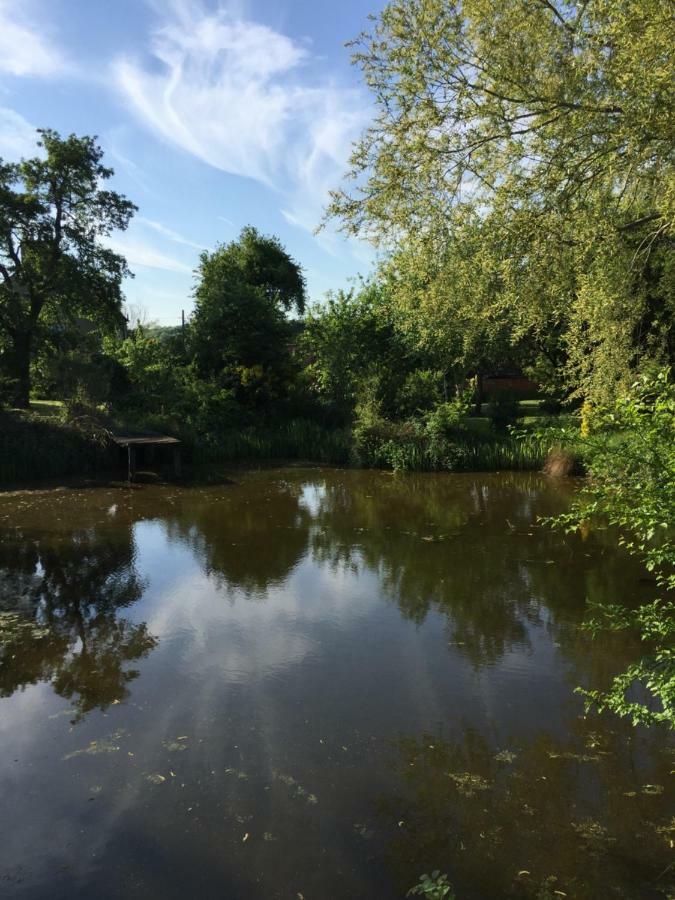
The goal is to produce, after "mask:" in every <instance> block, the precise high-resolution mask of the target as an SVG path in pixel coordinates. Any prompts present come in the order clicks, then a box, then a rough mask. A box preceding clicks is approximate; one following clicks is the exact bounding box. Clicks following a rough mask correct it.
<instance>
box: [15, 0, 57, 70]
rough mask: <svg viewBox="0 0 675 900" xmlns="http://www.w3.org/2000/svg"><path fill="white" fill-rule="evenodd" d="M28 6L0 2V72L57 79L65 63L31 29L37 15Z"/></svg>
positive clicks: (42, 37) (37, 18)
mask: <svg viewBox="0 0 675 900" xmlns="http://www.w3.org/2000/svg"><path fill="white" fill-rule="evenodd" d="M28 7H29V4H26V3H17V2H16V0H0V72H5V73H9V74H10V75H21V76H27V75H36V76H47V75H57V74H60V73H62V72H65V71H66V70H67V69H68V63H67V61H66V59H65V57H64V56H63V54H62V53H61V51H60V50H58V48H57V47H55V46H54V45H53V44H52V43H51V41H50V39H49V38H48V36H47V35H45V34H43V33H41V32H40V31H39V30H38V28H37V27H36V25H35V22H36V21H39V20H40V18H41V17H40V16H39V15H38V14H35V15H33V14H31V13H30V10H29V8H28Z"/></svg>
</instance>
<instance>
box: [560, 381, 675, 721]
mask: <svg viewBox="0 0 675 900" xmlns="http://www.w3.org/2000/svg"><path fill="white" fill-rule="evenodd" d="M589 422H590V423H591V424H590V426H589V434H588V436H587V437H580V436H574V435H572V434H571V433H570V430H569V429H568V430H567V431H566V434H565V438H566V440H567V441H568V442H571V441H574V444H573V446H575V447H576V448H577V450H578V452H579V453H581V454H582V456H583V458H584V460H585V463H586V466H587V468H588V472H589V478H588V481H587V483H586V485H585V487H584V489H583V490H582V492H581V494H580V496H579V498H578V500H577V501H576V502H575V503H574V504H573V506H572V509H571V510H570V512H568V513H567V514H565V515H563V516H559V517H558V518H557V519H555V520H553V524H555V525H557V526H559V527H564V528H567V529H568V530H574V529H576V528H579V527H581V526H582V525H583V524H584V523H590V522H599V523H602V524H609V525H612V526H614V527H616V528H618V529H619V533H620V539H619V542H620V544H622V545H623V546H624V547H626V549H627V550H628V551H629V552H630V553H632V554H634V555H635V556H637V557H639V558H640V559H641V560H642V561H643V562H644V564H645V566H646V568H647V569H648V571H650V572H652V573H653V574H654V576H655V578H656V581H657V584H658V586H659V588H660V589H661V590H663V591H664V592H665V594H666V595H670V594H671V593H672V592H673V590H675V536H674V535H675V532H674V531H673V522H674V516H675V384H673V382H672V380H671V377H670V373H669V371H667V370H666V371H661V372H659V373H657V374H656V375H654V376H647V375H645V376H642V377H641V378H639V379H638V380H637V381H636V382H634V384H633V385H632V386H631V388H630V390H629V391H627V392H626V393H625V394H623V395H621V396H620V397H619V398H618V399H617V400H616V401H615V402H614V403H613V404H612V405H611V406H608V407H601V408H597V409H595V410H594V411H593V415H592V417H590V420H589ZM674 611H675V606H674V605H673V602H672V601H671V600H669V599H660V600H657V601H656V602H654V603H650V604H647V605H643V606H639V607H638V608H637V609H634V608H631V607H629V606H628V605H626V604H625V603H623V602H622V600H621V598H617V601H616V603H615V604H613V605H609V606H603V607H599V608H594V610H593V617H592V618H591V619H590V621H589V622H588V628H589V629H590V630H591V631H592V632H593V633H598V632H599V631H600V630H602V629H605V628H608V629H611V630H614V631H622V630H628V629H630V630H634V631H636V632H637V633H638V634H640V636H641V638H642V640H643V641H644V644H645V655H644V657H643V659H642V660H640V661H639V662H638V663H636V664H635V665H634V666H631V667H630V668H629V669H628V670H627V671H626V672H623V673H621V674H620V675H618V676H617V677H616V678H615V679H614V682H613V684H612V686H611V688H610V689H609V690H608V691H598V690H590V691H584V692H583V693H584V694H585V696H586V698H587V700H588V702H589V705H594V706H596V707H597V708H598V709H600V710H603V709H607V710H611V711H612V712H615V713H617V714H618V715H621V716H626V717H628V718H630V719H631V720H632V721H633V722H634V723H635V724H638V723H643V724H655V723H667V724H668V725H670V727H675V650H674V649H673V641H674V639H675V617H674V616H673V613H674Z"/></svg>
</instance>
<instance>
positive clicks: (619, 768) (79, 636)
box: [0, 469, 675, 900]
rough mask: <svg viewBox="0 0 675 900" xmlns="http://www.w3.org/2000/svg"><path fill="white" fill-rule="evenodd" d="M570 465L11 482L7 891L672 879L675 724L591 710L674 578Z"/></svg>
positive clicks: (266, 892) (529, 892) (315, 888)
mask: <svg viewBox="0 0 675 900" xmlns="http://www.w3.org/2000/svg"><path fill="white" fill-rule="evenodd" d="M573 490H574V486H573V485H571V484H570V483H564V482H555V481H550V480H546V479H544V478H543V477H541V476H537V475H531V474H490V475H483V474H480V475H474V474H462V475H423V476H410V477H394V476H392V475H391V474H384V473H373V472H361V471H336V470H324V469H276V470H271V471H260V472H250V473H235V474H233V475H232V481H231V483H227V484H220V485H218V486H209V487H198V486H194V487H175V486H169V487H167V486H143V487H140V488H138V489H135V490H128V489H124V488H117V489H112V488H105V489H103V488H100V489H98V488H97V489H89V490H70V491H45V492H36V493H16V494H11V495H9V494H6V495H4V496H0V612H2V616H0V802H1V804H2V806H1V813H2V814H1V817H0V897H3V898H12V900H18V898H21V900H43V898H45V900H47V898H48V900H60V898H63V900H72V898H100V900H105V898H125V900H131V898H133V900H135V898H144V900H145V898H150V900H155V898H158V900H159V898H162V900H173V898H176V900H178V898H180V900H185V898H192V897H197V898H203V900H211V898H214V900H216V898H217V900H238V898H241V900H259V898H260V900H263V898H264V900H267V898H289V900H298V898H304V900H342V898H345V900H347V898H349V900H357V898H384V900H388V898H402V897H404V896H405V893H406V891H407V890H408V888H410V887H411V886H412V885H413V884H414V883H415V882H416V881H417V879H418V877H419V875H420V874H421V873H422V872H425V871H430V870H432V869H440V870H441V871H443V872H446V873H447V874H448V876H449V878H450V881H451V882H452V884H453V885H454V888H455V891H456V894H457V898H458V900H477V898H481V900H484V898H501V897H509V898H511V897H516V898H519V897H522V898H554V897H560V896H567V897H570V898H605V897H628V898H651V897H654V898H662V897H667V896H671V894H670V893H669V892H671V891H672V890H673V882H674V881H675V866H672V863H673V856H672V852H673V851H672V849H671V848H672V844H673V841H675V819H674V818H673V813H674V812H675V808H674V806H673V792H672V788H671V785H672V781H673V770H675V754H674V753H673V744H672V743H671V742H670V740H669V739H668V737H667V736H666V735H665V734H664V733H663V732H656V733H645V732H635V731H631V730H630V729H629V728H627V727H624V726H623V725H622V724H621V723H619V722H617V721H616V720H612V719H609V718H605V717H597V716H594V715H589V716H588V717H585V716H584V715H583V704H582V702H581V700H580V698H579V697H578V696H576V695H575V694H574V693H573V689H574V687H575V686H576V685H579V684H581V685H591V686H595V687H599V686H603V685H605V684H606V683H607V680H608V678H610V676H611V675H612V673H614V672H615V671H616V670H617V669H618V668H619V667H620V666H621V665H622V664H624V663H625V662H626V661H627V660H629V659H631V658H632V655H633V654H634V653H635V651H636V647H635V646H634V645H633V644H632V643H631V641H630V640H628V639H626V637H625V636H613V637H610V638H604V639H602V640H600V641H596V642H592V641H590V640H589V638H588V637H587V636H586V635H585V634H584V633H583V632H582V631H580V629H579V622H580V620H581V618H582V616H583V613H584V606H585V603H586V600H587V598H590V599H593V600H611V599H612V598H613V597H616V596H621V597H624V598H625V597H632V598H634V599H635V600H636V601H639V600H642V601H645V600H648V599H650V598H651V597H652V596H653V585H651V584H649V583H648V582H646V581H644V580H642V578H641V576H642V572H641V570H640V569H639V567H637V566H636V565H635V564H634V563H633V562H632V561H631V560H629V559H627V557H626V556H625V555H624V554H622V553H621V552H619V551H617V550H616V549H615V548H614V543H613V541H612V539H611V537H610V536H609V535H608V534H607V533H605V532H602V531H600V532H592V533H590V534H586V535H583V536H582V535H580V536H572V537H571V536H566V535H563V534H558V533H552V532H550V531H549V530H547V529H545V528H543V527H541V526H540V525H539V524H538V521H537V520H538V517H540V516H543V515H550V514H553V513H555V512H558V511H560V510H563V509H564V508H565V507H566V505H567V503H568V502H569V497H570V494H571V492H572V491H573Z"/></svg>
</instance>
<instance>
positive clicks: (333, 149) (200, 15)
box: [114, 0, 366, 229]
mask: <svg viewBox="0 0 675 900" xmlns="http://www.w3.org/2000/svg"><path fill="white" fill-rule="evenodd" d="M165 16H166V18H165V19H164V21H163V24H162V25H161V26H160V27H159V28H158V29H157V30H156V31H155V32H154V34H153V37H152V41H151V46H150V49H151V52H152V55H153V56H154V60H153V61H152V63H150V64H148V65H142V64H140V63H139V62H137V61H133V60H131V59H128V58H124V59H119V60H118V61H117V62H116V64H115V67H114V74H115V79H116V83H117V85H118V87H119V89H120V90H121V92H122V94H123V96H124V97H125V98H126V100H127V101H129V102H130V103H131V105H132V107H133V109H134V110H135V112H136V114H137V115H138V116H139V117H140V118H141V119H142V120H143V121H144V122H145V123H146V124H147V125H148V126H149V127H151V128H152V129H153V130H154V131H155V132H156V133H158V134H159V135H161V136H162V137H163V138H165V139H166V140H168V141H171V142H172V143H174V144H177V145H178V146H180V147H182V148H183V149H184V150H186V151H188V152H189V153H191V154H193V155H194V156H196V157H198V158H200V159H202V160H204V161H205V162H207V163H209V164H210V165H212V166H215V167H216V168H219V169H222V170H223V171H225V172H229V173H231V174H234V175H240V176H245V177H249V178H253V179H255V180H257V181H259V182H261V183H263V184H265V185H268V186H270V187H273V188H275V189H276V190H278V191H279V192H280V194H281V195H282V198H283V199H282V205H283V212H284V215H285V216H286V218H287V220H288V221H289V222H292V223H293V224H297V225H299V226H301V227H303V228H309V229H313V228H314V227H316V225H317V224H318V220H319V218H320V215H321V211H322V208H323V205H324V203H325V201H326V198H327V192H328V189H329V188H330V187H332V186H335V185H336V184H337V183H338V182H339V180H340V178H341V176H342V174H343V172H344V169H345V167H346V161H347V157H348V154H349V148H350V145H351V141H352V140H353V138H354V137H356V135H357V134H358V133H359V132H360V130H361V128H362V127H363V125H364V123H365V120H366V109H365V104H364V100H363V95H362V94H361V93H360V92H357V91H355V90H353V89H347V88H341V87H338V86H335V85H334V84H331V83H329V82H327V81H325V80H324V81H321V80H317V79H316V77H313V76H312V75H311V63H312V62H313V60H312V58H311V56H310V54H309V53H308V51H307V49H306V47H305V46H303V45H301V44H300V43H298V42H296V41H294V40H292V39H291V38H289V37H287V36H286V35H283V34H281V33H279V32H277V31H274V30H272V29H271V28H268V27H267V26H265V25H261V24H258V23H256V22H252V21H250V20H246V19H244V18H242V17H240V16H235V15H234V14H232V13H231V12H228V11H226V10H224V9H222V8H221V9H219V10H218V11H216V12H206V11H205V10H204V9H203V8H202V7H201V6H200V5H198V4H197V3H196V2H189V0H181V2H173V3H171V4H170V12H169V13H168V15H167V14H166V13H165Z"/></svg>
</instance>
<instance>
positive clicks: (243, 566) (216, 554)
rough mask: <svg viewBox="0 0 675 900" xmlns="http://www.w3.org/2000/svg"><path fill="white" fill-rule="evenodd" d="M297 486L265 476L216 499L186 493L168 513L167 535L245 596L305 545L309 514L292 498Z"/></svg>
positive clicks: (275, 578)
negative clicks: (178, 506)
mask: <svg viewBox="0 0 675 900" xmlns="http://www.w3.org/2000/svg"><path fill="white" fill-rule="evenodd" d="M301 487H302V485H301V484H300V483H298V482H296V483H290V482H287V481H278V480H273V479H271V478H269V479H265V480H261V481H259V482H258V481H251V482H249V483H248V484H247V485H246V490H243V491H241V490H237V489H229V490H227V491H226V492H225V493H224V494H223V495H222V496H221V497H220V498H219V499H218V501H217V502H213V500H211V499H210V498H209V497H208V495H207V497H200V496H199V495H198V494H195V495H193V496H186V497H185V498H184V499H183V503H182V506H181V509H180V511H179V513H178V515H175V516H172V517H169V518H168V522H167V528H168V533H169V536H170V537H172V538H178V539H180V540H181V541H183V542H184V543H186V544H187V545H188V546H190V547H191V548H192V549H193V550H194V552H195V553H196V554H197V556H198V557H199V559H200V560H201V561H202V564H203V566H204V569H205V571H206V573H207V574H208V575H210V576H213V577H215V578H216V579H220V580H222V581H223V582H224V584H225V585H226V586H227V587H228V588H231V589H234V590H241V591H243V592H244V593H245V594H246V595H248V596H254V595H262V594H264V592H265V591H266V590H267V589H268V588H270V587H271V586H273V585H275V584H279V583H281V582H283V581H284V579H285V578H287V577H288V574H289V572H290V571H291V570H292V569H293V567H294V566H295V565H296V564H297V563H298V561H299V560H300V559H301V558H302V556H303V554H304V553H305V551H306V548H307V536H308V527H309V516H308V514H307V512H306V510H304V509H302V508H301V507H300V505H299V503H298V500H299V496H300V492H301Z"/></svg>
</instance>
